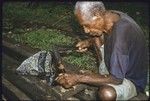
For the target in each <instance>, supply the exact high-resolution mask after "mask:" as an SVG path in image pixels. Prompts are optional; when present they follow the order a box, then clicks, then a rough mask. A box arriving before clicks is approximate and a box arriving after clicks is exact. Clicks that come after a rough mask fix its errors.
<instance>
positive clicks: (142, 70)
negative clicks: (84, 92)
mask: <svg viewBox="0 0 150 101" xmlns="http://www.w3.org/2000/svg"><path fill="white" fill-rule="evenodd" d="M75 15H76V17H77V19H78V21H79V23H80V25H81V26H83V28H84V31H85V33H88V34H89V35H90V36H92V37H94V38H92V40H98V37H101V36H102V35H104V60H105V61H104V62H105V64H106V66H105V64H103V65H102V66H103V67H105V68H102V71H103V69H105V71H104V72H105V73H104V72H103V73H101V71H100V74H88V75H87V74H68V73H65V74H61V75H60V76H58V78H57V79H56V80H57V82H58V83H60V84H61V85H62V86H64V87H65V88H69V87H72V86H74V85H76V84H79V83H85V84H91V85H97V86H99V87H100V88H99V91H98V95H99V98H100V99H101V100H116V99H117V100H128V99H130V98H132V97H134V96H136V95H137V94H138V92H144V88H145V85H146V82H147V78H146V77H147V67H148V66H147V62H148V61H147V60H148V59H147V56H148V55H147V48H146V41H145V40H146V39H145V38H144V34H143V31H142V30H141V28H140V27H139V26H138V25H137V23H136V22H135V21H134V20H133V19H132V18H131V17H129V16H128V15H126V14H124V13H122V12H119V11H113V10H105V7H104V5H103V3H102V2H98V1H97V2H82V1H81V2H77V3H76V5H75ZM96 42H100V41H96ZM90 45H91V39H88V40H84V41H82V42H79V43H78V44H77V45H76V47H78V48H79V52H83V51H86V50H87V48H88V47H89V46H90ZM99 45H102V43H100V44H99ZM102 52H103V51H102ZM100 68H101V66H100Z"/></svg>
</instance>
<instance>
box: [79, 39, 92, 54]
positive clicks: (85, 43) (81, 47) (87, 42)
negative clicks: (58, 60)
mask: <svg viewBox="0 0 150 101" xmlns="http://www.w3.org/2000/svg"><path fill="white" fill-rule="evenodd" d="M91 41H92V40H91V39H87V40H84V41H80V42H78V43H77V44H76V47H77V48H78V50H76V51H77V52H86V51H87V50H88V48H89V47H90V46H91V44H92V42H91Z"/></svg>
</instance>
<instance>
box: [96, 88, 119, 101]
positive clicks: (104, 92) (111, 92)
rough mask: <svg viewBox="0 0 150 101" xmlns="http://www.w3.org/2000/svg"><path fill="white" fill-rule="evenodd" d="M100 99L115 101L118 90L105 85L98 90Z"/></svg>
mask: <svg viewBox="0 0 150 101" xmlns="http://www.w3.org/2000/svg"><path fill="white" fill-rule="evenodd" d="M98 97H99V99H100V100H102V101H114V100H116V98H117V94H116V90H115V89H114V88H113V87H111V86H109V85H103V86H101V87H100V88H99V90H98Z"/></svg>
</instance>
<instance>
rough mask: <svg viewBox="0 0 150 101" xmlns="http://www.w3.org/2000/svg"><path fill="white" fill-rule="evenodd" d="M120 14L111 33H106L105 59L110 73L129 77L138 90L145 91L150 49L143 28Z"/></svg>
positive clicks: (120, 76) (119, 76) (117, 76)
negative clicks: (148, 49)
mask: <svg viewBox="0 0 150 101" xmlns="http://www.w3.org/2000/svg"><path fill="white" fill-rule="evenodd" d="M113 12H116V13H118V14H119V15H120V19H119V21H117V22H116V23H115V24H114V26H113V29H112V32H111V33H110V35H105V36H104V37H105V42H104V44H105V45H104V54H105V55H104V60H105V64H106V67H107V69H108V71H109V72H110V74H112V75H113V76H115V77H116V78H119V79H123V78H126V79H129V80H131V81H132V82H133V83H134V84H135V86H136V89H137V91H142V92H143V91H144V88H145V86H146V83H147V70H148V65H147V63H148V54H147V53H148V51H147V46H146V39H145V37H144V33H143V31H142V30H141V28H140V27H139V26H138V25H137V24H136V22H135V21H134V20H133V19H132V18H131V17H129V16H128V15H126V14H124V13H122V12H118V11H113Z"/></svg>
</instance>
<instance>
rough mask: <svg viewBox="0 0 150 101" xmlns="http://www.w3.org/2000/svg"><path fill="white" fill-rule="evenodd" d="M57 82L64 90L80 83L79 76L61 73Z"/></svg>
mask: <svg viewBox="0 0 150 101" xmlns="http://www.w3.org/2000/svg"><path fill="white" fill-rule="evenodd" d="M55 80H56V81H57V82H58V83H59V84H60V85H62V86H63V87H64V88H71V87H72V86H74V85H76V84H77V83H78V80H79V76H78V75H77V74H68V73H61V74H59V76H58V77H57V78H56V79H55Z"/></svg>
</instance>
